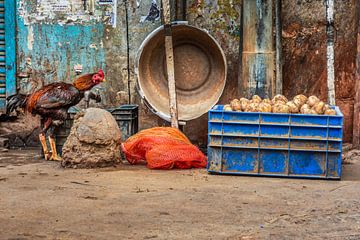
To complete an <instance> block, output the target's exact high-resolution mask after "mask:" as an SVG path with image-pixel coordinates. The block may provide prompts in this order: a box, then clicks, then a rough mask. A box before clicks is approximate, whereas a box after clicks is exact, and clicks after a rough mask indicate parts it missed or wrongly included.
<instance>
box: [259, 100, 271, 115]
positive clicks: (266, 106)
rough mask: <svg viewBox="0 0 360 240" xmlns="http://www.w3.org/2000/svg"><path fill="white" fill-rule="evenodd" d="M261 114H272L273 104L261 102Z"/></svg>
mask: <svg viewBox="0 0 360 240" xmlns="http://www.w3.org/2000/svg"><path fill="white" fill-rule="evenodd" d="M258 109H259V112H269V113H271V111H272V107H271V104H269V103H266V102H261V103H260V104H259V106H258Z"/></svg>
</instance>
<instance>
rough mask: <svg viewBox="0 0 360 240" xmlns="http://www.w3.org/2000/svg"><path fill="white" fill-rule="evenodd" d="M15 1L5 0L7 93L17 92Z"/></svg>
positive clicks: (8, 94)
mask: <svg viewBox="0 0 360 240" xmlns="http://www.w3.org/2000/svg"><path fill="white" fill-rule="evenodd" d="M15 32H16V24H15V1H14V0H5V49H6V65H5V66H6V95H7V96H10V95H13V94H15V93H16V47H15V42H16V40H15V39H16V36H15Z"/></svg>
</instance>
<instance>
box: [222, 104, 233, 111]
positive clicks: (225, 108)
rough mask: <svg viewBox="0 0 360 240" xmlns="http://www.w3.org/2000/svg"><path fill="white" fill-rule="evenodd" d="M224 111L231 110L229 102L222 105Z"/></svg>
mask: <svg viewBox="0 0 360 240" xmlns="http://www.w3.org/2000/svg"><path fill="white" fill-rule="evenodd" d="M224 111H232V108H231V106H230V104H226V105H224Z"/></svg>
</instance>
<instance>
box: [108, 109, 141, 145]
mask: <svg viewBox="0 0 360 240" xmlns="http://www.w3.org/2000/svg"><path fill="white" fill-rule="evenodd" d="M107 111H109V112H110V113H111V114H112V115H113V117H114V118H115V120H116V122H117V124H118V126H119V128H120V131H121V140H122V141H125V140H126V139H128V138H129V137H130V136H132V135H134V134H135V133H137V132H138V130H139V117H138V115H139V106H138V105H122V106H120V107H117V108H111V109H107Z"/></svg>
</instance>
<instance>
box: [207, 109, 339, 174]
mask: <svg viewBox="0 0 360 240" xmlns="http://www.w3.org/2000/svg"><path fill="white" fill-rule="evenodd" d="M334 109H335V110H336V113H337V115H336V116H327V115H306V114H277V113H248V112H234V111H223V106H222V105H218V106H215V107H214V108H213V109H212V110H210V111H209V126H208V131H209V134H208V158H209V161H208V167H207V169H208V171H209V172H210V173H217V174H238V175H256V176H281V177H301V178H324V179H340V178H341V153H342V131H343V129H342V127H343V114H342V113H341V111H340V109H339V108H338V107H334Z"/></svg>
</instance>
